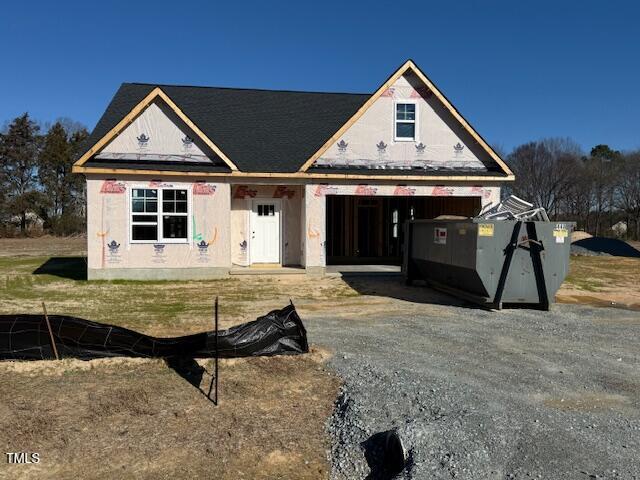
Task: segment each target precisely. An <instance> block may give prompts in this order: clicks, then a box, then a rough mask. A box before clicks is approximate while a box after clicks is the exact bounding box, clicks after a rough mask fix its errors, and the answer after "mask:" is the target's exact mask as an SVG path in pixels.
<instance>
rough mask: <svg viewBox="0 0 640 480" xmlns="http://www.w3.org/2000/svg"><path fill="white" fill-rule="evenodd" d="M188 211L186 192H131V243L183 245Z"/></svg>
mask: <svg viewBox="0 0 640 480" xmlns="http://www.w3.org/2000/svg"><path fill="white" fill-rule="evenodd" d="M188 210H189V198H188V194H187V190H186V189H175V188H132V189H131V242H132V243H153V242H160V243H186V242H187V241H188V238H189V237H188V225H189V222H188V217H189V212H188Z"/></svg>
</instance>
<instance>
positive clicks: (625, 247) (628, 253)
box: [571, 237, 640, 258]
mask: <svg viewBox="0 0 640 480" xmlns="http://www.w3.org/2000/svg"><path fill="white" fill-rule="evenodd" d="M571 254H572V255H588V256H594V255H611V256H613V257H630V258H640V251H638V250H636V249H635V248H633V247H632V246H631V245H629V244H628V243H627V242H624V241H622V240H618V239H616V238H605V237H589V238H583V239H582V240H578V241H575V242H573V243H572V244H571Z"/></svg>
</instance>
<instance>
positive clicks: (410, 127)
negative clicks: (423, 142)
mask: <svg viewBox="0 0 640 480" xmlns="http://www.w3.org/2000/svg"><path fill="white" fill-rule="evenodd" d="M416 110H417V105H416V104H415V103H413V102H402V103H400V102H398V103H396V104H395V112H394V122H393V135H394V139H395V140H407V141H408V140H411V141H414V140H416V139H417V134H416V129H417V119H418V112H417V111H416Z"/></svg>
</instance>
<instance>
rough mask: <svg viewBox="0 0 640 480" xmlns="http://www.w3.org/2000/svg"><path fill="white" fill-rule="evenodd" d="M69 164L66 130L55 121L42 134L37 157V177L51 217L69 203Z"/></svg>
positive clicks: (56, 215) (63, 209) (59, 214)
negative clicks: (42, 137) (44, 193)
mask: <svg viewBox="0 0 640 480" xmlns="http://www.w3.org/2000/svg"><path fill="white" fill-rule="evenodd" d="M71 166H72V160H71V148H70V146H69V142H68V139H67V132H65V130H64V128H63V127H62V125H61V124H60V123H59V122H56V123H55V124H54V125H53V126H52V127H51V128H50V129H49V131H48V132H47V134H46V135H45V136H44V141H43V145H42V150H40V155H39V158H38V178H39V180H40V184H41V185H42V187H43V189H44V191H45V192H46V194H47V199H48V202H47V203H48V205H47V206H48V207H49V214H50V215H49V216H50V218H52V219H55V218H56V217H60V216H62V215H64V213H65V211H66V210H67V206H68V205H69V203H70V202H69V199H70V198H69V197H70V196H69V193H68V184H69V183H70V178H69V177H70V176H71Z"/></svg>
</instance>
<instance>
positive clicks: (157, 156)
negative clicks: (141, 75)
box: [95, 101, 214, 163]
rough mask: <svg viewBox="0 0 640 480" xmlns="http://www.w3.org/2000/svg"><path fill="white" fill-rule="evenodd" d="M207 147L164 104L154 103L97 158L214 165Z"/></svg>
mask: <svg viewBox="0 0 640 480" xmlns="http://www.w3.org/2000/svg"><path fill="white" fill-rule="evenodd" d="M205 150H207V147H206V146H205V145H203V144H202V142H201V141H200V140H199V139H198V138H197V136H196V135H195V134H194V133H192V132H191V131H190V129H189V128H188V127H187V126H186V125H184V124H183V122H182V121H181V120H180V119H179V118H178V117H177V116H176V115H175V114H174V113H173V112H172V111H171V110H170V109H169V108H168V107H167V106H166V105H164V103H163V102H161V101H155V102H153V103H151V104H150V105H149V106H148V107H147V108H146V109H145V110H144V111H143V112H142V113H141V114H140V115H139V116H138V117H137V118H136V119H135V120H134V121H133V122H132V123H131V124H130V125H129V126H127V127H126V128H125V129H124V130H123V131H122V132H121V133H120V134H119V135H118V136H116V137H115V138H114V139H113V140H112V141H111V142H110V143H109V144H107V146H105V147H104V149H103V150H102V151H101V152H100V153H98V154H97V155H96V156H95V158H97V159H105V160H107V159H108V160H150V161H163V160H164V161H188V162H207V163H210V162H211V161H212V159H211V157H214V155H211V156H209V155H207V154H206V153H205Z"/></svg>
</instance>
